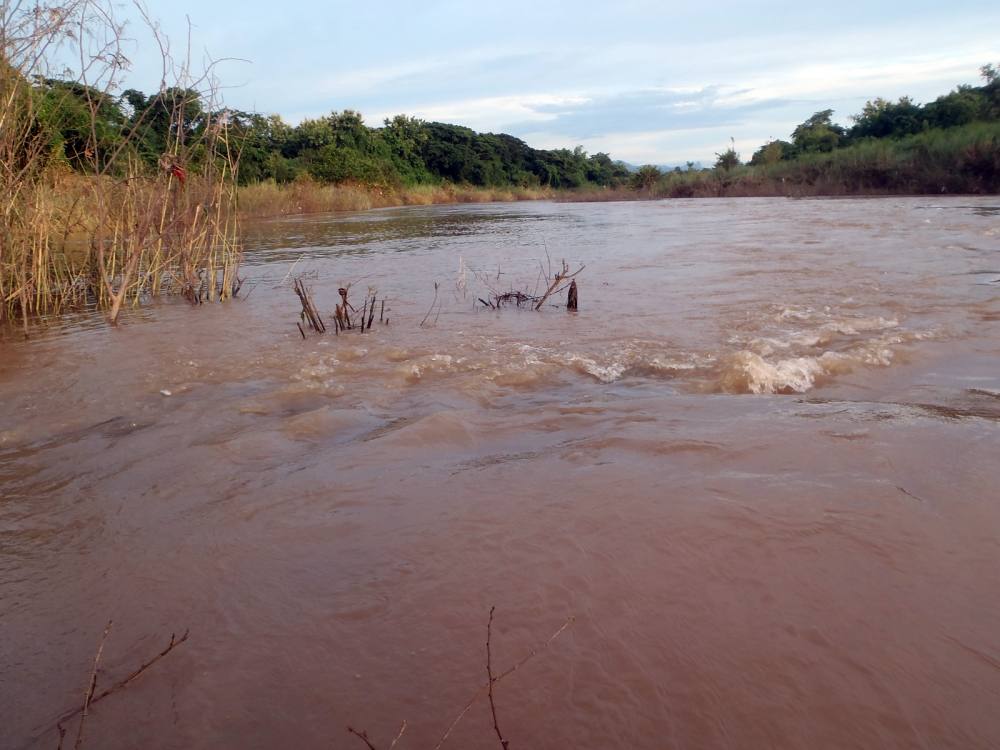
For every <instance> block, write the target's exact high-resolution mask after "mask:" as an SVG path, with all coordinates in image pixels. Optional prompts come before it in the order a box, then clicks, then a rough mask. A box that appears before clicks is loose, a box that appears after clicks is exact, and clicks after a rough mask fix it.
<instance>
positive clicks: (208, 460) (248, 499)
mask: <svg viewBox="0 0 1000 750" xmlns="http://www.w3.org/2000/svg"><path fill="white" fill-rule="evenodd" d="M563 259H565V261H566V263H567V265H568V266H569V267H570V269H571V270H574V271H575V270H576V269H578V268H580V267H581V266H584V268H583V270H582V271H581V272H580V274H579V275H578V276H577V277H576V279H577V281H578V286H579V311H578V312H576V313H571V312H568V311H567V310H566V309H565V308H564V307H557V306H556V304H550V302H551V303H558V304H561V305H564V304H565V292H561V293H560V294H559V295H558V296H556V297H554V298H552V299H551V300H550V301H549V302H547V303H546V304H545V305H544V306H543V308H542V309H541V310H538V311H535V310H532V309H529V308H526V307H525V308H520V309H519V308H517V307H508V308H505V309H501V310H493V309H490V308H489V307H484V305H483V304H482V303H481V302H479V301H478V300H479V298H483V299H486V300H489V299H490V295H492V294H498V293H499V294H502V293H503V292H506V291H511V290H521V291H525V292H527V293H529V294H535V295H537V294H539V293H540V291H539V290H543V289H544V288H545V286H546V282H545V276H546V275H548V274H549V273H550V268H551V270H552V271H555V270H557V269H558V268H559V267H560V266H561V263H562V261H563ZM244 271H245V275H246V277H247V281H246V283H245V285H244V296H246V297H247V298H246V299H244V300H242V301H236V302H234V303H232V304H225V305H215V306H212V305H205V306H202V307H200V308H193V307H191V306H189V305H187V304H186V303H184V302H164V303H159V304H153V305H149V306H146V307H144V308H142V309H139V310H133V311H129V312H128V314H127V315H126V317H125V320H124V322H123V324H122V325H121V326H119V327H117V328H110V327H108V326H106V325H105V324H104V323H102V322H101V319H100V318H99V317H97V316H88V315H82V316H79V317H77V318H74V319H72V320H67V321H63V322H60V323H58V324H57V323H55V322H53V323H51V324H50V325H49V326H48V327H46V328H39V329H37V330H35V331H34V332H33V335H32V337H31V338H30V339H29V340H28V341H23V340H21V338H19V337H18V336H17V335H15V334H14V333H12V332H7V333H6V334H4V336H3V337H2V338H0V403H2V409H0V747H3V748H5V749H6V748H12V749H13V748H36V747H38V748H42V747H44V748H54V747H56V744H57V743H58V732H57V730H56V727H55V724H56V721H57V720H58V719H59V717H60V715H61V714H62V713H63V712H64V711H66V710H68V709H70V710H71V709H73V708H74V707H76V706H78V705H79V704H80V703H81V702H82V699H83V694H84V690H85V688H86V686H87V683H88V679H89V676H90V673H91V670H92V668H93V663H94V656H95V652H96V650H97V647H98V644H99V643H100V641H101V634H102V631H103V630H104V627H105V625H106V624H107V622H108V620H112V621H113V623H114V624H113V626H112V629H111V631H110V633H109V635H108V637H107V639H106V642H105V645H104V648H103V651H102V656H101V662H100V668H99V670H98V691H100V690H101V689H102V688H104V687H110V686H111V685H113V684H114V683H115V682H116V681H118V680H121V679H122V678H124V677H125V676H126V675H128V674H129V673H130V672H131V671H132V670H134V669H136V668H137V667H138V666H139V665H140V664H142V663H143V662H144V661H146V660H148V659H149V658H151V657H152V656H154V655H155V654H156V653H158V652H160V651H162V650H163V649H164V647H165V646H166V644H167V641H168V640H169V638H170V634H171V633H172V632H173V633H176V634H177V635H178V636H179V635H180V634H181V633H182V632H184V631H185V630H188V629H189V630H190V637H189V638H188V640H187V641H186V642H184V643H182V644H181V645H179V646H178V647H177V648H176V649H175V650H174V651H172V652H171V653H169V654H168V655H167V656H166V657H164V658H163V659H162V660H160V661H159V662H158V663H156V664H154V665H153V666H152V667H151V668H150V669H149V670H148V671H147V672H146V673H144V674H143V675H142V676H141V677H139V678H138V679H137V680H135V681H133V682H132V683H131V684H130V685H128V686H127V687H126V688H125V689H123V690H119V691H118V692H116V693H115V694H113V695H111V696H109V697H108V698H107V699H106V700H103V701H101V702H100V704H99V705H96V706H94V707H93V709H92V711H91V712H90V714H89V716H88V718H87V720H86V724H85V729H84V735H83V743H82V745H83V747H95V748H112V749H116V748H137V747H142V748H178V749H180V748H241V749H243V748H331V747H335V748H341V747H344V748H355V749H356V750H357V749H358V748H360V750H365V744H364V743H363V742H362V741H361V740H360V739H359V738H357V737H354V736H352V735H350V734H349V733H348V732H347V729H346V727H347V726H348V725H350V726H352V727H354V728H356V729H358V730H362V729H364V730H367V732H368V735H369V737H370V738H371V742H372V743H373V744H374V745H375V746H376V747H378V748H380V750H385V749H386V748H388V747H389V746H390V744H391V742H392V740H393V738H394V737H395V736H396V734H397V732H398V731H399V728H400V726H401V725H402V722H403V721H404V720H405V722H406V731H405V733H404V734H403V736H402V737H401V738H400V739H399V741H398V743H397V744H396V747H397V748H400V749H405V748H428V749H429V748H433V747H435V746H436V745H438V744H439V742H440V740H441V739H442V737H443V736H444V735H445V733H446V732H447V731H448V730H449V727H450V726H451V725H452V724H453V722H454V721H455V719H456V718H457V717H458V716H459V715H460V714H461V712H462V711H463V709H464V708H465V707H466V705H467V704H468V703H469V701H470V699H472V698H473V697H474V696H476V695H477V693H478V694H480V695H481V693H480V689H481V688H482V687H483V685H484V684H485V683H486V680H487V669H486V653H485V641H486V634H487V622H488V618H489V612H490V608H491V607H492V606H495V607H496V610H495V615H494V620H493V624H492V626H491V660H492V668H493V670H494V671H495V672H497V673H500V672H503V671H504V670H506V669H508V668H509V667H510V666H512V665H514V664H518V663H521V664H522V665H521V666H520V667H519V668H518V669H517V670H516V671H515V672H513V673H511V674H509V675H508V676H506V677H504V678H503V679H502V680H501V681H500V682H498V683H496V684H495V686H494V698H495V705H496V715H497V722H498V726H499V728H500V730H501V732H502V733H503V735H504V737H505V738H506V739H507V740H509V742H510V747H511V748H513V749H514V750H518V749H525V750H526V749H527V748H533V749H536V748H543V749H548V748H551V749H552V750H555V749H557V748H569V747H574V748H601V749H602V750H603V749H606V748H617V747H622V748H624V747H628V748H650V749H653V748H838V749H842V748H872V747H881V748H934V749H938V748H963V749H969V748H984V749H986V748H996V747H1000V711H998V706H1000V482H998V471H1000V207H998V201H997V200H996V199H995V198H993V199H986V198H953V197H940V198H888V199H869V200H784V199H736V200H728V199H718V200H704V201H702V200H690V201H683V200H677V201H670V202H649V203H607V204H556V203H521V204H494V205H480V206H448V207H429V208H406V209H391V210H381V211H373V212H368V213H363V214H351V215H336V216H322V217H306V218H292V219H282V220H276V221H270V222H264V223H259V224H254V225H252V226H249V227H247V255H246V262H245V266H244ZM296 277H301V278H303V279H304V281H305V282H306V284H307V285H308V286H310V287H311V289H312V294H313V297H314V299H315V300H316V303H317V305H318V307H319V309H320V312H321V314H322V315H323V316H324V318H325V320H326V322H327V324H328V326H329V327H330V330H329V331H328V333H327V334H325V335H322V336H321V335H315V334H313V333H312V332H307V334H308V335H307V337H306V338H305V339H304V340H303V338H302V336H301V335H300V333H299V330H298V329H297V327H296V323H297V322H298V320H299V318H298V311H299V303H298V300H297V298H296V296H295V294H294V292H293V290H292V287H291V283H292V280H293V279H294V278H296ZM348 284H350V299H351V301H352V302H353V303H354V304H356V305H358V306H359V307H360V305H361V302H362V300H363V298H364V295H365V292H366V291H367V290H368V288H369V287H372V288H373V289H374V290H376V294H377V296H378V298H379V300H380V301H381V299H383V298H385V299H386V303H385V310H384V311H383V310H382V308H381V303H380V305H379V310H378V312H379V313H381V314H382V317H383V322H381V323H380V322H379V320H378V317H379V316H378V315H376V316H375V320H374V324H373V326H372V328H371V330H370V331H368V332H365V333H364V334H362V333H361V332H360V331H358V330H354V331H347V332H345V333H343V334H341V335H334V332H333V325H332V318H333V316H332V314H331V313H332V310H333V308H334V305H335V303H336V302H337V301H338V293H337V290H338V288H340V287H346V286H347V285H348ZM435 284H437V290H435ZM435 295H436V296H435ZM355 315H357V314H355ZM385 318H388V324H386V323H385V322H384V319H385ZM567 622H569V625H568V626H567V627H566V628H565V629H564V630H562V631H561V632H559V635H558V636H557V637H556V638H554V639H552V640H551V641H550V640H549V638H550V636H552V635H553V634H555V633H556V632H558V631H560V629H561V628H562V626H563V625H564V624H566V623H567ZM533 650H534V651H535V654H536V655H535V656H534V657H532V658H530V659H528V660H527V661H524V662H522V661H521V660H522V659H523V658H524V657H525V656H527V655H529V654H531V653H532V651H533ZM77 724H78V720H77V719H73V720H70V721H68V722H67V725H66V726H67V732H68V733H67V738H66V745H65V746H67V747H69V746H72V743H73V741H74V739H75V735H76V730H77ZM499 744H500V743H499V739H498V737H497V734H496V732H495V730H494V727H493V719H492V717H491V713H490V708H489V701H488V700H486V699H485V698H482V697H481V698H480V699H479V700H477V701H475V702H473V704H472V707H471V708H470V709H469V710H468V712H467V713H466V714H465V715H464V716H462V718H461V720H460V721H458V723H457V724H455V725H454V727H453V728H452V730H451V733H450V735H449V736H448V738H447V740H446V741H445V742H444V744H443V747H445V748H449V747H450V748H480V747H482V748H488V747H499Z"/></svg>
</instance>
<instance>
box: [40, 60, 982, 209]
mask: <svg viewBox="0 0 1000 750" xmlns="http://www.w3.org/2000/svg"><path fill="white" fill-rule="evenodd" d="M980 72H981V74H982V77H983V81H984V82H983V84H982V85H981V86H969V85H961V86H958V87H957V88H955V89H954V90H953V91H951V92H950V93H948V94H945V95H944V96H940V97H938V98H937V99H935V100H934V101H932V102H929V103H927V104H918V103H916V102H914V101H913V100H912V99H910V98H909V97H905V96H904V97H901V98H900V99H899V100H897V101H889V100H886V99H882V98H878V99H874V100H871V101H869V102H867V103H866V104H865V106H864V108H863V109H862V111H861V112H860V113H859V114H857V115H854V116H853V117H851V121H852V124H851V125H850V126H843V125H839V124H837V123H835V122H834V121H833V110H832V109H824V110H821V111H819V112H816V113H814V114H813V115H812V116H811V117H809V118H808V119H807V120H805V121H804V122H802V123H801V124H799V125H798V126H797V127H796V128H795V129H794V130H793V131H792V133H791V136H790V140H784V139H775V140H771V141H769V142H767V143H765V144H764V145H762V146H761V147H760V148H759V149H757V151H756V152H755V153H754V154H753V156H752V157H751V158H750V160H749V161H748V162H747V165H748V166H750V167H759V166H769V165H776V164H779V163H782V162H792V161H796V160H799V159H801V158H803V157H809V156H811V155H817V154H829V153H832V152H835V151H838V150H840V149H844V148H849V147H852V146H857V145H859V144H863V143H867V142H872V141H879V140H883V139H889V140H890V141H898V140H900V139H904V138H907V137H909V136H914V135H918V134H921V133H927V132H929V131H935V130H947V129H951V128H959V127H962V126H966V125H969V124H971V123H975V122H995V121H997V120H1000V68H998V67H997V66H994V65H985V66H983V67H982V68H981V70H980ZM32 91H33V94H34V96H35V98H36V106H35V108H34V109H35V112H36V118H37V120H38V123H37V127H38V128H39V129H40V130H41V131H42V132H43V133H44V134H45V137H46V138H47V139H48V141H49V148H50V153H51V155H52V157H51V158H52V159H54V160H57V161H63V162H65V163H66V164H68V165H69V166H71V167H75V168H79V169H85V168H86V167H87V166H91V167H92V166H93V164H94V163H95V162H96V163H98V164H100V163H102V162H106V163H108V164H109V165H110V164H112V163H115V164H121V163H122V160H121V159H117V158H116V157H117V156H120V151H121V150H122V149H123V148H127V149H128V150H129V151H131V152H132V155H133V156H134V158H135V159H137V160H140V161H142V162H145V163H146V164H148V165H149V166H150V167H152V168H155V167H156V165H157V163H158V160H159V159H160V158H161V156H162V155H163V154H164V153H165V152H166V151H168V150H169V149H168V144H174V145H173V148H174V149H176V144H180V148H181V150H182V152H183V153H181V154H179V155H176V156H178V157H179V158H180V159H182V160H183V161H184V162H185V163H189V164H192V165H197V164H198V163H199V161H200V160H203V159H205V158H208V157H207V156H206V154H205V152H204V150H203V146H202V144H203V142H204V138H203V136H204V134H205V131H206V129H207V128H210V127H219V126H220V124H221V125H225V126H226V127H228V129H229V134H230V139H229V141H230V142H231V143H233V144H235V145H234V147H235V148H238V149H239V159H238V163H239V174H238V180H239V182H240V183H241V184H250V183H256V182H262V181H268V180H271V181H274V182H276V183H279V184H282V183H289V182H294V181H295V180H297V179H300V178H303V177H308V178H311V179H313V180H315V181H318V182H322V183H328V184H338V183H357V184H363V185H366V186H373V187H378V186H385V187H389V188H394V187H402V186H412V185H421V184H440V183H443V182H450V183H456V184H466V185H473V186H482V187H510V186H516V187H551V188H557V189H577V188H630V189H637V190H649V189H651V188H652V187H653V186H654V185H655V184H657V182H658V181H659V180H660V179H661V178H662V177H663V176H664V174H663V172H661V170H660V169H659V168H658V167H655V166H651V165H645V166H643V167H640V168H639V169H637V170H633V169H631V168H630V167H629V166H628V165H626V164H625V163H624V162H621V161H616V160H614V159H612V158H611V157H610V156H609V155H608V154H606V153H597V154H593V155H588V154H587V153H586V152H585V151H584V150H583V149H582V147H579V146H578V147H576V148H575V149H552V150H541V149H535V148H532V147H531V146H529V145H528V144H526V143H525V142H524V141H522V140H521V139H519V138H516V137H514V136H512V135H507V134H504V133H499V134H495V133H477V132H475V131H473V130H472V129H470V128H467V127H462V126H460V125H451V124H447V123H441V122H426V121H424V120H421V119H418V118H415V117H409V116H406V115H397V116H396V117H393V118H391V119H386V120H385V121H384V122H383V123H382V125H381V126H378V127H371V126H369V125H367V124H366V123H365V122H364V120H363V119H362V116H361V115H360V114H359V113H358V112H356V111H353V110H350V109H347V110H343V111H335V112H331V113H330V114H329V115H327V116H325V117H319V118H314V119H306V120H304V121H303V122H301V123H300V124H298V125H294V126H293V125H289V124H288V123H286V122H285V121H284V120H282V118H281V117H280V116H278V115H261V114H257V113H250V112H243V111H239V110H232V109H227V110H225V111H224V112H217V111H216V112H210V111H207V110H206V107H205V104H204V101H203V99H202V97H201V95H200V94H199V93H198V92H196V91H194V90H189V89H183V88H177V87H174V88H165V89H164V90H162V91H159V92H157V93H154V94H152V95H146V94H144V93H143V92H141V91H138V90H135V89H129V90H127V91H125V92H124V93H123V94H121V95H120V96H113V95H110V94H107V93H103V92H100V91H97V90H94V89H90V88H88V87H86V86H84V85H83V84H81V83H78V82H68V81H63V80H59V79H39V80H36V81H34V82H33V85H32ZM716 156H717V161H716V162H715V165H714V167H715V171H723V172H728V171H730V170H733V169H735V168H737V167H740V166H741V163H742V162H741V159H740V156H739V154H737V153H736V150H735V146H731V147H730V148H729V149H727V150H726V151H724V152H722V153H719V154H717V155H716ZM693 166H694V165H693V164H692V163H691V162H688V167H687V170H688V171H690V170H692V168H693ZM675 171H681V169H680V168H679V167H678V168H676V169H675Z"/></svg>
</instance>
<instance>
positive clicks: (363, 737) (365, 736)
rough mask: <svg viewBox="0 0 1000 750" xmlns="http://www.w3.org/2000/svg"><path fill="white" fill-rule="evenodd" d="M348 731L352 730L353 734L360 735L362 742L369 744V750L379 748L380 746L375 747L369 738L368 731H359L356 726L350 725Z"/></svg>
mask: <svg viewBox="0 0 1000 750" xmlns="http://www.w3.org/2000/svg"><path fill="white" fill-rule="evenodd" d="M347 731H348V732H350V733H351V734H353V735H354V736H355V737H359V738H360V739H361V741H362V742H364V743H365V744H366V745H368V750H378V748H377V747H375V746H374V745H373V744H372V742H371V740H370V739H368V732H366V731H364V730H362V731H360V732H359V731H358V730H357V729H355V728H354V727H348V728H347Z"/></svg>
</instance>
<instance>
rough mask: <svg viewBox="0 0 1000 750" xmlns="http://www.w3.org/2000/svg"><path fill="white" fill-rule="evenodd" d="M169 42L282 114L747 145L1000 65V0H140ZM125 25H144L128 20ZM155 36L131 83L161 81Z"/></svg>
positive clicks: (659, 144)
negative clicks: (819, 114)
mask: <svg viewBox="0 0 1000 750" xmlns="http://www.w3.org/2000/svg"><path fill="white" fill-rule="evenodd" d="M148 7H149V10H150V12H151V14H152V15H153V16H154V17H156V18H157V19H159V21H160V22H161V23H162V25H163V29H164V31H165V32H166V33H167V34H168V35H169V36H170V37H171V38H172V40H173V42H174V47H175V49H179V48H180V47H181V46H182V43H184V42H185V41H186V36H187V29H186V22H185V16H188V17H190V19H191V22H192V24H193V29H192V48H193V49H194V50H195V52H196V56H197V57H199V58H200V57H201V55H202V54H203V53H204V52H205V51H207V52H209V53H211V55H212V56H213V57H215V58H220V57H236V58H244V59H246V60H249V61H250V62H248V63H243V62H228V63H224V64H223V65H221V66H220V68H219V77H220V78H221V80H222V81H223V83H224V84H226V85H227V87H228V88H227V90H226V91H225V99H226V101H227V103H228V104H230V105H231V106H234V107H238V108H240V109H246V110H254V111H259V112H262V113H265V114H270V113H278V114H280V115H282V116H283V117H284V118H285V119H286V120H287V121H289V122H291V123H298V122H299V121H300V120H301V119H302V118H304V117H318V116H322V115H324V114H326V113H328V112H330V111H331V110H340V109H356V110H359V111H360V112H361V113H362V114H363V115H364V116H365V120H366V121H367V122H368V123H369V124H379V123H380V122H381V120H382V119H383V118H385V117H388V116H392V115H394V114H399V113H405V114H410V115H416V116H418V117H422V118H424V119H428V120H440V121H444V122H452V123H456V124H461V125H468V126H469V127H472V128H475V129H476V130H480V131H492V132H507V133H512V134H514V135H516V136H518V137H520V138H523V139H524V140H526V141H527V142H528V143H529V144H531V145H532V146H535V147H538V148H554V147H563V146H565V147H573V146H576V145H582V146H583V147H584V148H585V149H587V151H588V152H591V153H593V152H596V151H607V152H608V153H610V154H611V155H612V156H613V157H615V158H619V159H625V160H626V161H630V162H633V163H664V164H673V163H681V162H684V161H687V160H693V161H704V162H709V161H712V160H713V154H714V153H716V152H718V151H722V150H724V149H725V148H727V147H728V145H729V139H730V138H731V137H732V138H734V139H735V142H736V148H737V150H738V151H740V152H741V153H742V154H743V156H744V157H745V158H748V157H749V156H750V154H751V153H752V152H753V150H754V149H755V148H756V147H757V146H759V145H760V144H761V143H763V142H764V141H766V140H768V139H769V138H772V137H781V138H784V137H787V136H788V134H789V133H790V132H791V130H792V128H794V127H795V125H796V124H797V123H799V122H801V121H802V120H804V119H805V118H806V117H808V116H809V115H811V114H812V113H813V112H815V111H817V110H819V109H826V108H828V107H832V108H833V109H834V110H835V119H837V120H838V121H840V122H844V123H847V122H848V117H849V115H851V114H853V113H856V112H858V111H859V110H860V109H861V107H862V106H863V105H864V103H865V101H866V100H868V99H871V98H874V97H876V96H884V97H888V98H896V97H899V96H902V95H909V96H912V97H913V98H914V99H916V100H918V101H921V102H923V101H928V100H930V99H933V98H934V97H936V96H937V95H939V94H942V93H945V92H947V91H948V90H950V89H951V88H953V87H954V86H955V85H956V84H958V83H977V82H978V68H979V66H981V65H983V64H985V63H987V62H994V63H998V62H1000V33H998V29H1000V3H997V2H979V1H978V0H965V1H963V2H950V3H947V2H941V1H940V0H937V1H936V2H927V1H925V0H910V2H896V1H895V0H886V1H884V2H878V1H877V0H876V2H872V1H871V0H868V2H864V3H862V2H856V1H855V0H846V1H842V2H838V3H832V2H827V3H818V4H817V3H805V2H797V3H796V2H757V3H742V2H739V3H738V2H703V3H693V2H686V3H679V2H664V1H662V0H661V1H660V2H648V1H646V0H618V1H617V2H615V1H614V0H605V1H604V2H589V0H588V1H586V2H573V3H569V2H545V1H544V0H535V1H534V2H525V1H522V0H515V1H513V2H474V1H471V0H470V1H469V2H458V1H456V0H423V1H422V2H413V3H404V2H396V1H395V0H381V1H379V2H360V1H354V2H345V1H343V0H335V1H333V2H318V1H316V0H287V1H286V2H281V3H276V2H252V1H243V2H238V1H237V0H212V2H204V1H203V2H192V1H191V0H172V1H171V2H166V0H148ZM131 33H132V36H134V37H135V38H137V39H140V40H141V39H144V37H143V35H142V33H141V28H140V27H139V25H137V24H133V26H132V30H131ZM153 52H154V50H153V47H152V45H151V44H149V43H148V41H147V42H142V43H141V44H139V46H138V48H137V49H136V50H135V51H134V52H133V55H132V57H133V59H134V61H135V68H134V70H133V72H132V76H131V80H130V81H129V83H130V84H131V85H134V86H136V87H137V88H142V89H145V90H150V89H153V88H155V87H156V86H157V84H158V82H159V78H160V74H159V62H158V60H157V59H155V56H154V54H153Z"/></svg>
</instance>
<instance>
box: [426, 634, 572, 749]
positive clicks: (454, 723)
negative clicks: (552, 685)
mask: <svg viewBox="0 0 1000 750" xmlns="http://www.w3.org/2000/svg"><path fill="white" fill-rule="evenodd" d="M575 620H576V618H575V617H572V616H571V617H569V618H567V619H566V622H564V623H563V624H562V627H560V628H559V629H558V630H557V631H556V632H555V633H553V634H552V635H550V636H549V638H548V640H546V641H545V642H543V643H541V644H539V645H537V646H535V647H534V648H532V649H531V651H529V652H528V653H527V654H525V655H524V656H523V657H522V658H521V660H520V661H518V662H516V663H515V664H514V666H512V667H510V668H509V669H507V670H506V671H505V672H501V673H500V674H499V675H498V676H497V677H496V679H494V680H493V682H492V683H489V684H486V685H484V686H483V687H481V688H480V689H479V690H478V691H477V692H476V694H475V695H473V696H472V698H471V699H470V700H469V702H468V703H466V704H465V708H463V709H462V711H461V712H460V713H459V714H458V716H456V717H455V720H454V721H452V722H451V724H450V725H449V726H448V729H447V730H445V733H444V735H442V737H441V739H440V740H438V743H437V744H436V745H435V746H434V750H440V748H441V747H442V746H443V745H444V743H445V742H446V741H447V740H448V737H450V736H451V733H452V731H454V729H455V727H456V726H458V722H460V721H461V720H462V719H463V717H464V716H465V715H466V714H467V713H469V710H470V709H471V708H472V707H473V706H474V705H475V704H476V701H478V700H479V699H480V698H482V697H483V696H484V695H487V694H488V693H489V691H490V689H491V687H492V685H496V684H497V683H498V682H500V681H501V680H503V679H504V678H506V677H508V676H510V675H512V674H513V673H514V672H516V671H517V670H518V669H520V668H521V667H523V666H524V665H525V664H527V663H528V662H529V661H530V660H531V659H533V658H534V657H535V656H536V655H537V654H539V653H540V652H541V651H544V650H545V649H547V648H548V647H549V646H551V645H552V642H553V641H554V640H555V639H556V638H558V637H559V636H560V635H562V633H563V631H564V630H566V628H568V627H569V626H570V625H571V624H572V623H573V622H574V621H575Z"/></svg>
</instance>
